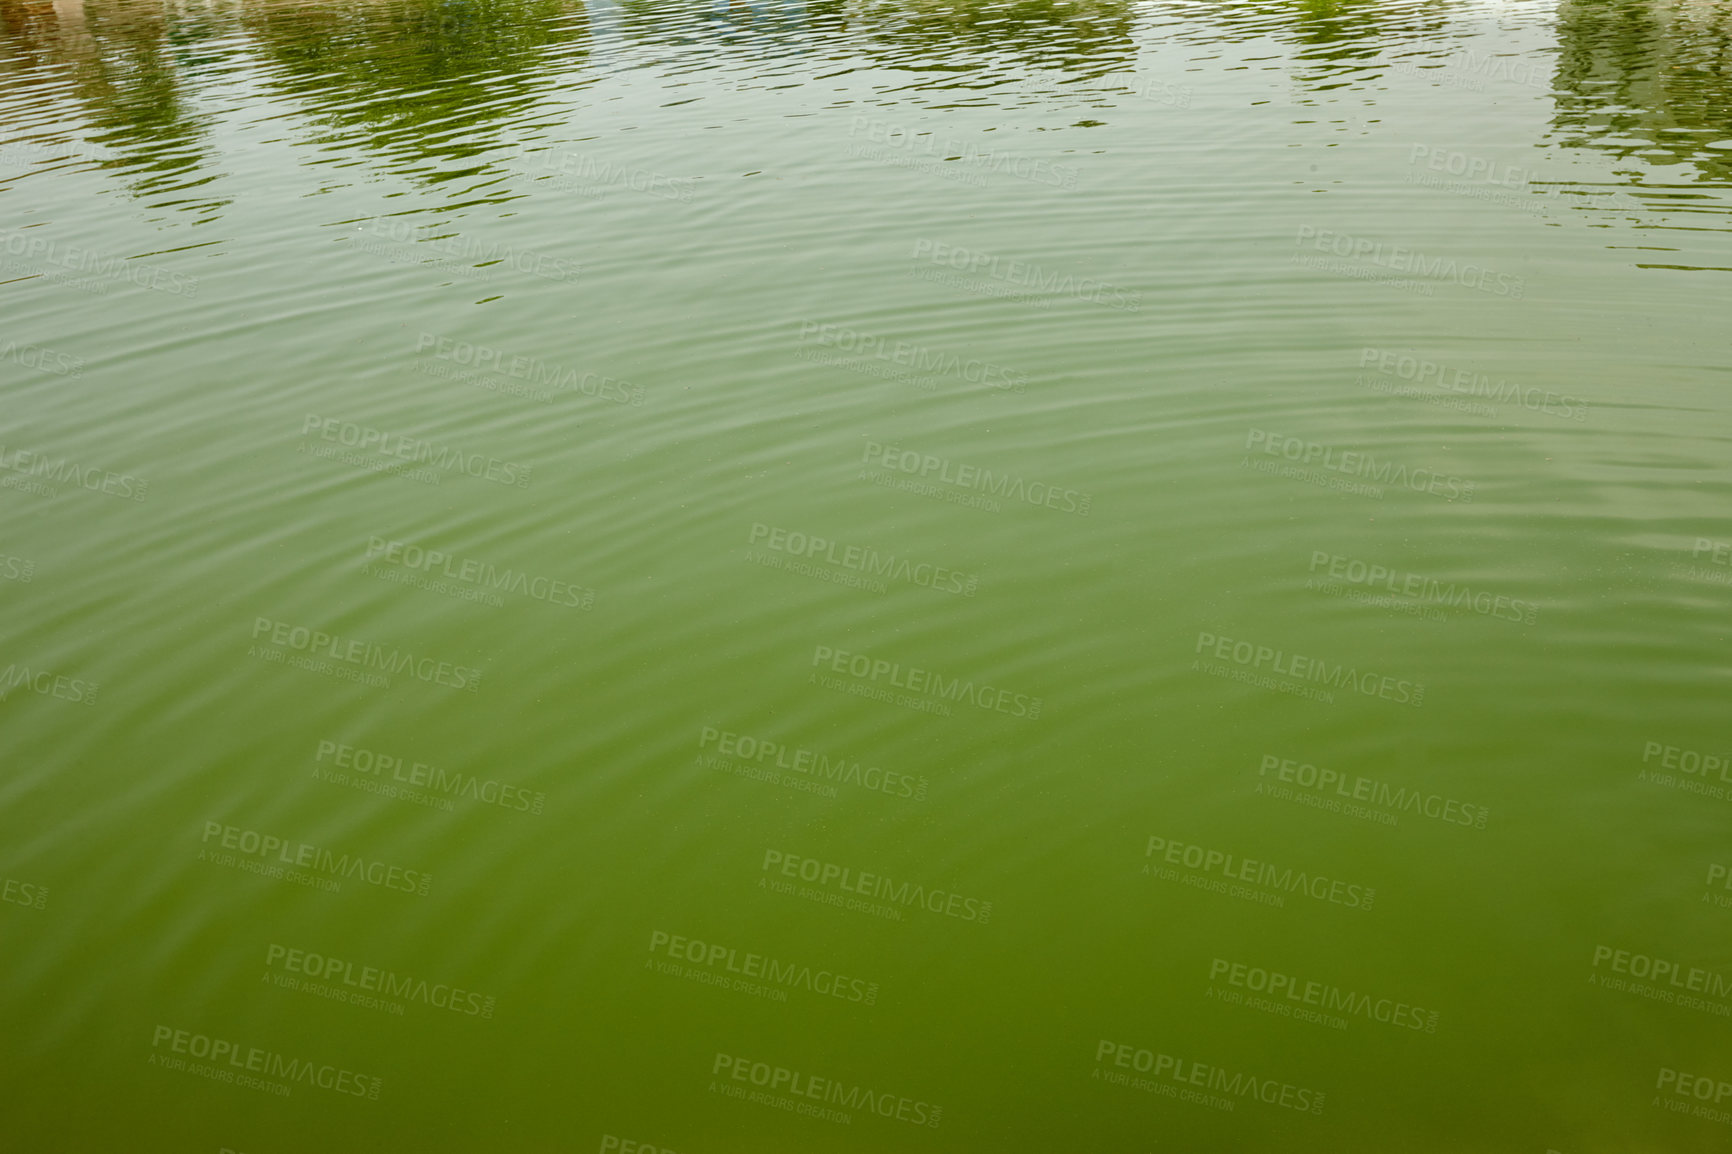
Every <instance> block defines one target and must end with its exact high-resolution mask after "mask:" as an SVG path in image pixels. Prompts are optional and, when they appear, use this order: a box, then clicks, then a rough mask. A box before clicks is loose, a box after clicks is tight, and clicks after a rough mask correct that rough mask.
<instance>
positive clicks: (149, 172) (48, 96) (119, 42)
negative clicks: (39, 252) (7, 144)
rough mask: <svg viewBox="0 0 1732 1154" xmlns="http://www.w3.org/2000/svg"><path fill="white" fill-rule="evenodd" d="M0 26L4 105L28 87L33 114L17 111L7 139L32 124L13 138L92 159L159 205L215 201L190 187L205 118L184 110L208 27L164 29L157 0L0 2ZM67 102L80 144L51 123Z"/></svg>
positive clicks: (198, 172) (207, 208)
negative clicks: (78, 114) (141, 0)
mask: <svg viewBox="0 0 1732 1154" xmlns="http://www.w3.org/2000/svg"><path fill="white" fill-rule="evenodd" d="M0 26H3V28H4V32H5V37H4V43H3V44H0V70H3V71H0V75H4V76H5V84H6V87H7V88H8V89H9V90H12V93H13V95H12V99H10V100H9V101H8V104H16V103H18V102H19V101H18V94H19V93H20V92H23V93H30V94H32V95H34V96H36V97H37V98H38V99H37V101H36V102H33V103H32V106H31V107H30V108H29V109H28V112H29V113H30V114H32V115H35V116H39V117H42V123H41V124H39V125H38V124H31V123H30V122H29V121H27V120H23V119H22V118H20V122H19V123H17V124H15V125H10V126H8V127H9V128H12V129H13V131H11V132H8V133H7V134H6V135H7V136H8V137H12V136H14V133H15V132H17V130H18V129H34V131H29V132H25V133H18V135H21V136H24V137H25V139H28V140H29V141H31V142H32V143H33V144H35V145H36V146H37V149H38V150H39V151H41V152H43V153H45V154H46V155H47V156H48V157H49V158H50V159H53V158H55V157H56V156H67V155H70V156H74V157H77V156H84V157H87V158H89V157H100V158H101V159H98V160H96V161H95V162H96V163H98V164H100V165H101V166H103V167H105V168H109V169H113V170H115V171H117V172H120V173H123V174H125V180H126V185H127V187H128V188H129V189H130V191H131V192H132V193H133V194H135V195H137V196H140V197H144V198H148V199H150V200H151V201H152V202H153V203H155V204H158V205H160V206H164V207H166V206H170V205H172V206H175V207H181V208H190V209H194V210H198V211H201V212H204V213H209V212H213V211H215V210H216V209H217V208H219V207H220V206H221V205H222V204H223V203H224V202H223V201H222V200H220V199H212V198H209V197H203V196H200V195H198V193H197V191H196V189H197V186H198V185H199V184H200V183H202V182H203V180H204V175H203V174H204V172H205V170H206V169H207V168H208V167H209V160H210V155H209V150H208V148H207V146H206V144H205V140H204V138H205V136H206V134H207V133H208V131H209V129H210V125H211V117H210V116H209V115H208V114H205V113H200V112H198V111H196V110H194V108H193V107H192V101H191V99H190V97H189V93H188V91H187V87H188V85H187V77H188V74H189V73H190V72H193V71H196V70H197V69H198V68H199V67H200V66H201V65H202V64H204V63H205V59H204V56H203V54H202V53H201V52H200V51H199V42H200V41H201V40H202V39H204V38H205V37H206V36H208V35H209V29H208V28H207V27H200V26H199V25H198V24H196V23H192V22H188V23H187V24H186V25H183V26H181V27H171V26H170V25H169V23H168V22H167V21H165V20H164V18H163V13H162V9H161V7H160V6H159V5H152V4H126V3H120V4H103V5H99V6H96V7H92V8H86V7H85V6H84V4H83V3H82V0H60V2H58V3H54V4H41V3H36V4H21V3H16V2H14V0H0ZM67 99H70V100H71V101H73V102H75V103H76V104H77V105H79V106H80V107H81V108H82V109H83V110H84V112H85V118H84V119H85V122H86V124H85V127H84V130H83V131H84V133H85V140H84V141H83V142H82V143H81V142H78V141H76V140H74V139H72V138H70V137H69V136H68V135H67V134H66V133H65V132H64V131H61V130H59V122H60V121H62V120H64V119H70V118H69V117H66V116H65V115H64V112H63V110H62V109H61V108H60V102H61V101H63V100H67ZM92 146H95V147H92ZM26 155H33V154H26ZM6 175H10V174H6Z"/></svg>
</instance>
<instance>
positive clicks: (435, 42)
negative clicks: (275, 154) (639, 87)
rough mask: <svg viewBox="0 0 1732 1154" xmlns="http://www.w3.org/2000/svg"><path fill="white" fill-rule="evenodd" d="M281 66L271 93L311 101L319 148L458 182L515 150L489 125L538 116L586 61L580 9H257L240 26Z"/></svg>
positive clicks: (485, 4) (423, 3) (472, 1)
mask: <svg viewBox="0 0 1732 1154" xmlns="http://www.w3.org/2000/svg"><path fill="white" fill-rule="evenodd" d="M247 28H248V31H249V32H251V33H252V34H253V36H254V37H255V38H256V40H257V42H258V44H259V45H260V47H261V48H262V49H263V51H264V52H265V54H266V55H267V56H269V57H270V59H271V60H273V61H274V62H275V63H276V65H277V66H278V67H277V68H276V69H275V70H273V81H272V87H273V88H274V89H277V90H279V91H283V92H287V93H292V94H294V95H295V96H296V97H297V98H298V99H299V100H301V101H305V100H307V99H308V98H311V99H312V101H313V102H314V105H315V107H316V109H317V112H318V116H319V119H320V120H321V121H322V122H323V123H324V124H326V125H328V126H332V127H334V128H336V129H338V130H339V131H336V132H332V131H331V130H330V128H327V129H326V132H325V134H324V135H325V139H327V140H331V141H339V142H345V143H347V142H355V143H360V144H362V145H364V146H366V147H367V148H369V149H371V150H372V151H373V152H375V153H377V154H380V155H383V156H386V157H389V158H390V159H391V160H393V161H394V162H396V163H394V164H393V166H392V167H393V169H394V170H395V171H398V172H401V173H404V174H408V175H415V176H419V177H422V178H425V179H428V180H462V179H467V178H471V177H474V176H476V175H477V174H479V173H481V172H483V171H485V170H486V168H487V166H486V165H485V164H482V163H479V162H477V163H470V164H462V163H457V164H453V163H452V162H453V161H458V162H461V161H465V160H473V158H475V157H477V156H479V155H480V154H482V153H485V152H487V151H489V150H493V149H499V148H503V147H504V146H505V145H507V144H508V143H512V141H511V140H510V139H509V137H508V135H507V134H506V133H505V132H503V131H492V129H494V127H495V126H501V125H503V124H506V123H514V122H515V121H516V120H517V119H518V118H519V116H520V115H521V114H522V113H524V112H526V111H528V110H530V109H531V108H533V107H534V106H535V104H536V103H537V101H538V100H539V98H540V96H541V93H542V91H543V90H544V89H545V88H546V87H548V85H549V82H550V80H551V79H552V78H553V75H554V74H556V73H557V71H558V70H560V69H562V68H566V67H568V66H569V65H570V64H571V63H572V62H573V61H574V60H582V59H585V58H586V57H587V55H588V50H589V20H588V14H587V11H586V10H585V8H584V7H583V4H582V0H394V2H392V3H385V4H379V3H373V4H368V3H361V4H347V3H339V4H311V5H306V6H287V5H284V6H281V7H269V6H267V7H263V8H260V9H256V10H254V12H253V14H252V15H251V16H250V18H249V19H248V20H247Z"/></svg>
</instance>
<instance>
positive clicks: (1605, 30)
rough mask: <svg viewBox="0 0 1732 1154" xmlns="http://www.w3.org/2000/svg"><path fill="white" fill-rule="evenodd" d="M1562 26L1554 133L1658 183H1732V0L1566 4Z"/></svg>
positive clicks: (1575, 0) (1577, 0)
mask: <svg viewBox="0 0 1732 1154" xmlns="http://www.w3.org/2000/svg"><path fill="white" fill-rule="evenodd" d="M1557 27H1558V42H1559V45H1560V48H1561V52H1560V55H1559V58H1558V74H1557V79H1556V99H1557V112H1556V115H1555V116H1554V118H1553V135H1554V139H1556V140H1557V141H1558V142H1559V143H1562V144H1565V145H1573V146H1578V147H1588V148H1596V149H1602V150H1604V151H1606V152H1608V153H1611V154H1612V155H1613V156H1615V157H1617V158H1619V159H1620V160H1640V161H1642V162H1643V164H1644V165H1645V166H1646V168H1647V169H1653V168H1658V169H1660V170H1661V171H1659V172H1649V173H1648V174H1647V182H1648V183H1650V185H1654V184H1656V183H1657V182H1664V183H1674V184H1683V183H1686V182H1690V181H1698V182H1704V183H1712V184H1718V185H1722V186H1724V185H1725V184H1726V183H1727V181H1728V180H1729V179H1732V2H1728V0H1720V2H1718V3H1710V2H1706V0H1696V2H1686V3H1678V4H1660V3H1656V2H1654V0H1564V3H1562V4H1561V5H1560V6H1559V8H1558V25H1557ZM1714 145H1719V147H1713V146H1714ZM1631 175H1633V176H1635V177H1637V179H1636V180H1635V181H1633V182H1632V183H1641V174H1640V173H1634V172H1633V173H1631ZM1721 210H1722V211H1723V208H1722V209H1721Z"/></svg>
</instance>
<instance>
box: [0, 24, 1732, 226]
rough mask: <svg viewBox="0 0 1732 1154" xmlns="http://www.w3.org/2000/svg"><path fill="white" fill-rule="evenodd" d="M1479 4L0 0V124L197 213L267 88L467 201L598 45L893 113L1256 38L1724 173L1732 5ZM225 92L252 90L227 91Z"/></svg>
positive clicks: (306, 125)
mask: <svg viewBox="0 0 1732 1154" xmlns="http://www.w3.org/2000/svg"><path fill="white" fill-rule="evenodd" d="M1487 19H1489V16H1488V14H1487V12H1486V10H1485V9H1484V8H1483V7H1474V6H1471V5H1468V4H1467V3H1465V2H1463V0H1170V2H1166V3H1162V4H1161V5H1159V6H1154V5H1149V4H1137V3H1134V2H1133V0H626V2H624V3H622V4H618V5H606V6H602V7H597V8H596V9H595V10H594V11H593V12H592V11H591V10H590V9H589V8H586V7H585V5H584V0H331V2H318V0H315V2H302V0H238V2H236V3H232V4H222V5H220V6H216V5H213V6H211V7H207V8H203V9H200V10H194V9H189V8H185V7H178V6H177V7H166V6H165V5H164V4H163V3H162V0H104V2H103V3H102V4H101V5H100V6H93V7H91V8H88V9H87V8H85V7H84V6H83V3H82V0H0V111H3V112H4V118H3V119H0V137H4V138H7V139H9V140H11V141H14V142H17V141H24V142H27V144H26V146H25V148H24V149H22V150H20V149H19V148H17V147H12V148H10V149H9V150H8V151H7V153H5V154H0V182H3V181H5V180H11V179H17V178H18V177H19V175H20V174H22V173H28V172H29V171H30V169H31V165H32V164H41V163H48V162H49V161H53V162H55V163H58V162H60V161H63V160H64V156H63V155H58V154H54V153H53V151H52V150H53V149H54V148H63V147H71V148H72V149H73V150H74V151H76V150H77V149H79V148H85V149H87V150H88V151H89V152H91V153H94V154H95V155H96V157H97V158H98V159H96V160H89V159H88V158H87V159H85V160H84V161H83V162H84V163H96V164H100V165H102V166H103V167H105V168H108V169H110V170H112V171H114V172H115V173H116V174H117V176H119V177H120V178H121V180H122V181H123V183H124V185H125V187H127V188H128V189H129V190H130V191H132V192H133V193H135V194H136V195H139V196H141V197H143V198H145V199H147V200H148V201H149V202H150V203H151V204H153V205H157V206H174V207H179V208H185V209H193V210H197V211H198V212H200V213H202V214H204V215H205V216H207V217H208V216H209V215H211V214H214V213H215V212H217V211H218V210H220V208H221V206H222V205H223V204H224V203H225V202H224V201H223V200H222V199H221V198H220V196H219V195H218V194H217V193H216V191H215V190H216V189H219V188H221V187H222V186H221V185H220V184H219V183H217V178H218V177H219V176H220V175H221V173H220V171H219V170H218V169H217V167H216V164H215V162H214V160H213V157H214V149H213V147H212V144H211V140H210V137H211V133H212V132H213V130H214V128H215V126H216V125H217V124H218V123H219V122H220V121H221V120H222V119H223V118H225V117H229V116H233V117H235V118H236V119H237V120H239V121H244V122H245V123H247V124H249V125H254V124H258V123H262V122H265V121H268V120H269V118H270V117H271V115H272V113H271V112H270V111H269V110H268V109H265V110H261V109H259V108H258V107H257V105H258V104H259V103H260V96H261V94H262V97H263V100H264V101H268V102H271V103H275V104H277V105H279V106H280V107H281V109H282V120H281V123H282V126H283V127H282V129H281V132H280V133H275V135H278V136H280V138H281V139H283V140H285V141H288V142H290V144H291V145H292V146H294V147H298V148H301V149H304V150H307V152H308V154H309V156H308V159H309V161H310V162H311V163H322V162H328V163H331V164H343V163H348V162H349V161H350V159H351V158H350V157H349V156H347V155H346V154H345V150H346V149H348V148H350V147H351V146H356V145H358V146H359V147H360V148H361V149H363V150H364V151H365V152H366V153H367V154H369V155H371V156H372V157H374V158H375V159H378V160H382V161H383V162H384V164H385V166H386V167H387V168H388V169H389V170H390V171H392V172H394V173H397V174H399V175H404V176H409V177H412V178H414V179H416V180H418V181H422V182H428V183H439V184H441V185H443V186H444V187H446V188H449V189H451V201H452V202H457V201H460V200H461V201H463V202H474V201H489V200H503V199H509V198H510V197H512V196H514V195H517V194H516V193H514V192H513V191H512V190H511V189H510V188H508V187H507V185H508V184H509V183H510V182H511V180H512V178H511V177H510V176H509V175H508V173H509V170H508V169H507V168H505V167H503V166H504V165H506V164H508V163H509V159H508V158H509V154H511V153H513V152H517V151H519V150H520V148H526V149H528V150H530V151H532V152H533V151H534V150H535V149H537V148H539V147H541V145H540V144H539V143H538V142H539V140H540V138H541V137H543V136H557V135H558V134H559V128H558V127H554V126H558V125H561V124H563V123H564V121H565V114H564V112H563V110H562V109H560V108H559V107H557V106H556V104H555V103H554V102H553V101H551V100H549V98H548V97H549V94H550V93H553V92H555V91H558V92H561V93H565V92H569V91H570V90H572V89H573V88H574V87H576V86H580V85H581V84H584V83H589V82H591V81H592V79H593V78H594V76H596V75H597V72H596V70H595V69H594V68H593V67H592V61H591V59H590V58H591V55H592V52H595V51H596V49H595V47H594V46H595V45H596V44H597V43H604V44H605V45H606V55H607V57H608V59H607V61H606V67H605V68H604V69H602V71H612V70H619V69H625V68H633V69H641V70H642V71H643V72H644V73H646V74H647V75H648V76H650V77H652V78H654V81H655V82H657V83H660V84H662V85H663V86H664V87H666V89H667V90H668V92H669V96H668V98H667V103H668V104H669V105H670V106H671V105H676V104H680V103H684V102H689V101H695V100H702V99H705V98H707V97H713V96H715V95H717V94H718V91H717V90H718V89H725V88H732V89H747V88H757V89H763V90H772V91H773V90H778V89H782V88H787V87H795V86H801V85H808V84H812V83H823V82H822V81H818V80H817V79H816V78H819V77H824V78H830V77H840V76H843V75H844V74H846V73H849V72H851V71H856V70H858V69H860V68H862V67H867V68H871V69H873V70H875V74H876V75H879V76H884V77H888V78H889V79H888V80H885V81H880V82H879V83H878V85H877V87H878V92H879V97H880V98H881V100H882V102H883V103H886V104H896V103H920V104H926V105H928V106H932V107H940V108H942V107H950V106H963V105H996V106H1002V107H1026V106H1047V107H1050V106H1054V105H1057V106H1060V107H1067V106H1071V105H1074V106H1076V107H1077V108H1079V109H1080V108H1082V107H1085V106H1086V107H1089V108H1102V107H1111V106H1112V105H1113V104H1115V103H1121V104H1122V103H1123V102H1125V101H1128V100H1130V99H1135V98H1142V99H1152V100H1158V101H1160V102H1162V103H1166V104H1172V105H1182V104H1188V103H1189V101H1190V93H1189V90H1188V88H1182V87H1180V83H1181V82H1182V81H1183V80H1185V79H1186V78H1187V74H1186V73H1185V72H1183V71H1176V72H1174V73H1173V74H1172V75H1165V76H1153V75H1149V74H1146V73H1145V71H1144V70H1143V69H1144V67H1146V65H1140V64H1139V59H1140V58H1141V57H1142V55H1143V52H1142V47H1143V45H1145V44H1149V45H1158V44H1165V45H1167V46H1169V47H1173V46H1177V47H1178V48H1179V49H1181V50H1182V51H1183V52H1184V53H1185V56H1186V60H1187V62H1188V63H1193V64H1194V65H1196V66H1203V67H1206V66H1207V62H1208V61H1211V60H1215V59H1218V58H1219V57H1220V56H1221V55H1222V54H1223V53H1222V46H1223V45H1226V44H1244V45H1250V46H1252V47H1250V48H1249V49H1248V50H1247V52H1248V54H1252V55H1258V56H1260V55H1262V54H1263V49H1262V48H1261V47H1259V46H1257V45H1258V43H1259V42H1267V44H1268V45H1269V46H1270V47H1269V49H1268V51H1267V60H1268V63H1266V64H1264V65H1263V66H1264V67H1267V68H1274V67H1285V68H1286V69H1287V70H1288V72H1289V75H1290V78H1291V80H1292V82H1293V84H1294V86H1295V93H1296V99H1300V100H1301V101H1310V100H1311V99H1312V98H1317V99H1326V98H1328V99H1332V97H1327V96H1326V95H1325V94H1328V93H1329V92H1330V91H1331V90H1334V89H1345V90H1349V91H1353V92H1357V93H1360V94H1362V95H1361V98H1362V99H1365V100H1370V99H1373V98H1376V97H1377V95H1378V94H1380V93H1381V92H1383V91H1384V90H1385V89H1387V87H1388V86H1389V84H1390V83H1391V82H1392V81H1394V80H1395V79H1397V78H1398V77H1400V78H1403V79H1409V80H1411V79H1418V80H1429V81H1430V82H1431V83H1440V84H1450V83H1457V84H1461V85H1464V86H1472V87H1484V86H1486V85H1489V84H1511V85H1522V84H1526V85H1528V86H1529V88H1528V90H1529V91H1539V92H1551V93H1552V94H1553V95H1554V97H1555V99H1556V101H1557V110H1556V114H1555V122H1554V132H1553V135H1554V138H1555V139H1557V140H1559V141H1561V142H1562V143H1565V144H1569V145H1577V146H1585V147H1592V148H1596V149H1602V150H1605V151H1607V152H1610V153H1612V154H1614V155H1615V156H1617V157H1619V158H1627V159H1630V160H1640V161H1642V162H1643V164H1644V165H1645V166H1647V167H1648V168H1654V167H1659V168H1661V169H1663V170H1664V171H1667V172H1670V173H1673V174H1675V175H1674V177H1673V178H1672V179H1674V181H1675V182H1681V181H1683V180H1684V179H1686V178H1687V179H1688V180H1690V181H1695V182H1697V186H1698V187H1700V185H1701V184H1702V183H1704V182H1712V183H1716V184H1722V183H1724V182H1725V181H1726V180H1727V179H1728V176H1729V175H1732V172H1729V167H1732V150H1728V149H1726V148H1724V147H1716V146H1718V145H1724V144H1725V143H1727V142H1728V141H1729V140H1732V75H1729V69H1728V64H1729V62H1728V53H1729V52H1732V0H1685V2H1681V3H1672V4H1664V3H1660V2H1658V0H1562V3H1561V6H1560V7H1559V8H1558V9H1557V33H1558V38H1559V52H1560V55H1559V56H1558V59H1557V60H1556V62H1555V63H1554V62H1553V61H1552V60H1551V59H1549V58H1548V57H1547V56H1546V55H1545V54H1543V53H1526V54H1522V55H1520V56H1515V55H1511V56H1508V57H1505V56H1499V55H1498V54H1497V48H1496V46H1495V45H1493V44H1491V43H1490V42H1489V41H1488V40H1486V39H1483V38H1480V39H1476V38H1475V37H1476V33H1478V32H1482V31H1484V29H1483V24H1484V23H1485V21H1486V20H1487ZM1476 53H1477V55H1476ZM1169 57H1170V54H1169ZM261 65H262V67H261ZM1169 67H1170V66H1169ZM1511 69H1517V70H1520V71H1521V74H1520V75H1515V74H1510V75H1505V73H1506V72H1509V71H1510V70H1511ZM836 83H837V85H838V86H840V85H843V84H846V83H847V82H846V81H837V82H836ZM826 91H830V90H828V89H827V90H826ZM237 92H238V93H241V99H242V100H245V101H247V104H246V105H245V106H244V107H242V108H229V107H224V106H223V105H222V103H221V102H222V101H224V100H231V101H232V100H234V99H235V98H234V97H233V96H232V95H231V93H237ZM827 98H828V97H827ZM795 103H796V104H797V103H798V100H796V101H795ZM1079 123H1081V124H1089V123H1100V121H1099V120H1090V119H1082V120H1080V121H1079ZM69 124H77V125H79V126H80V128H79V131H80V132H81V133H82V139H79V140H73V139H71V138H69V137H68V135H67V131H66V126H67V125H69ZM543 124H545V125H548V126H549V127H548V128H543V127H541V125H543ZM8 156H10V157H11V158H12V159H7V157H8ZM18 157H36V158H45V157H46V158H48V160H41V159H38V160H34V161H30V162H28V163H27V162H26V161H24V160H19V159H17V158H18ZM567 159H569V158H567ZM579 159H582V160H584V161H585V162H586V163H587V162H588V161H589V160H592V159H594V158H590V157H588V154H587V153H586V154H585V157H583V158H579ZM597 163H599V161H597ZM1660 179H1666V178H1660ZM453 182H455V184H453Z"/></svg>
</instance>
